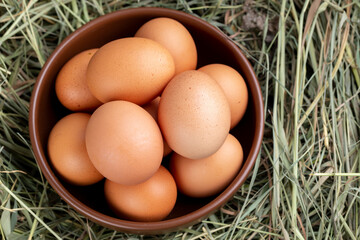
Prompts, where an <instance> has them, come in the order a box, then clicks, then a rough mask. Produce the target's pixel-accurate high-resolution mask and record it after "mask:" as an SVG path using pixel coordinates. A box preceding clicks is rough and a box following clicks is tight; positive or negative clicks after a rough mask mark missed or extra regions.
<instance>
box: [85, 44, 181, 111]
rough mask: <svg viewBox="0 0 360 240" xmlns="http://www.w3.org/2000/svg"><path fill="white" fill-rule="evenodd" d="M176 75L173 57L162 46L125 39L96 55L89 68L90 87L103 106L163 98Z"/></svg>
mask: <svg viewBox="0 0 360 240" xmlns="http://www.w3.org/2000/svg"><path fill="white" fill-rule="evenodd" d="M174 72H175V65H174V60H173V58H172V56H171V54H170V53H169V51H168V50H167V49H166V48H165V47H163V46H162V45H160V44H159V43H157V42H155V41H153V40H151V39H145V38H122V39H118V40H114V41H112V42H109V43H107V44H105V45H104V46H102V47H101V48H100V49H99V50H98V51H97V52H96V54H95V55H94V56H93V58H92V59H91V61H90V63H89V66H88V69H87V84H88V86H89V89H90V91H91V93H92V94H93V95H94V96H95V97H96V98H97V99H99V100H100V101H101V102H103V103H105V102H109V101H112V100H126V101H130V102H133V103H136V104H139V105H142V104H145V103H147V102H149V101H151V100H152V99H154V98H155V97H156V96H159V95H160V93H161V91H162V90H163V89H164V87H165V86H166V84H167V83H168V81H169V80H170V79H171V78H172V77H173V75H174Z"/></svg>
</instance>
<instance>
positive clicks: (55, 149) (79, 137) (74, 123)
mask: <svg viewBox="0 0 360 240" xmlns="http://www.w3.org/2000/svg"><path fill="white" fill-rule="evenodd" d="M89 119H90V114H87V113H72V114H70V115H67V116H65V117H64V118H62V119H61V120H60V121H58V122H57V123H56V124H55V126H54V127H53V129H52V130H51V132H50V135H49V139H48V154H49V158H50V163H51V165H52V166H53V168H54V170H55V172H56V173H57V174H58V175H59V176H60V177H61V178H62V179H64V180H65V181H67V182H69V183H71V184H74V185H81V186H83V185H90V184H93V183H96V182H98V181H100V180H101V179H103V178H104V177H103V176H102V175H101V174H100V173H99V171H98V170H96V168H95V167H94V165H93V164H92V163H91V161H90V159H89V156H88V154H87V152H86V147H85V129H86V125H87V123H88V121H89Z"/></svg>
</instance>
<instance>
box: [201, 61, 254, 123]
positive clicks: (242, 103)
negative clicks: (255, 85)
mask: <svg viewBox="0 0 360 240" xmlns="http://www.w3.org/2000/svg"><path fill="white" fill-rule="evenodd" d="M199 71H202V72H204V73H206V74H208V75H209V76H210V77H212V78H213V79H215V80H216V81H217V83H218V84H219V85H220V86H221V87H222V89H223V90H224V92H225V95H226V98H227V100H228V102H229V105H230V111H231V128H233V127H235V126H236V125H237V124H238V123H239V122H240V120H241V119H242V117H243V116H244V114H245V111H246V107H247V104H248V90H247V87H246V83H245V81H244V79H243V77H242V76H241V75H240V73H239V72H238V71H236V70H235V69H233V68H232V67H229V66H227V65H224V64H210V65H206V66H204V67H202V68H200V69H199Z"/></svg>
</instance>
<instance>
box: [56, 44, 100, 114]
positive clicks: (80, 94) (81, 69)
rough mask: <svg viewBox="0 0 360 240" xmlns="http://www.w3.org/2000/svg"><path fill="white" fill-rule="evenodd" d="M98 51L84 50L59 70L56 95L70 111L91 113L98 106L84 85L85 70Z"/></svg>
mask: <svg viewBox="0 0 360 240" xmlns="http://www.w3.org/2000/svg"><path fill="white" fill-rule="evenodd" d="M97 50H98V49H97V48H96V49H90V50H85V51H83V52H81V53H79V54H77V55H75V56H74V57H73V58H71V59H70V60H69V61H68V62H67V63H66V64H65V65H64V66H63V67H62V68H61V70H60V72H59V74H58V76H57V78H56V82H55V91H56V95H57V97H58V99H59V101H60V102H61V104H62V105H64V106H65V107H66V108H68V109H70V110H72V111H91V110H94V109H95V108H97V107H98V106H100V104H101V102H100V101H99V100H97V99H96V98H95V97H94V96H93V95H92V94H91V92H90V90H89V88H88V86H87V84H86V69H87V66H88V64H89V61H90V59H91V57H92V56H93V55H94V53H95V52H96V51H97Z"/></svg>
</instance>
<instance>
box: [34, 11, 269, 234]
mask: <svg viewBox="0 0 360 240" xmlns="http://www.w3.org/2000/svg"><path fill="white" fill-rule="evenodd" d="M143 14H145V15H147V16H148V18H149V19H151V18H154V17H170V18H174V19H177V20H179V21H180V22H187V23H188V24H191V25H193V26H196V28H199V29H203V30H204V31H207V32H208V33H209V34H210V35H211V36H212V37H215V38H217V39H218V40H219V41H220V42H221V43H222V44H225V45H226V46H227V47H228V48H231V49H232V51H233V54H234V58H235V59H236V61H237V64H241V65H242V69H247V71H242V75H243V76H244V79H245V80H246V83H247V85H248V89H249V92H250V93H251V94H250V95H249V96H250V97H251V101H252V102H253V107H254V110H253V111H254V112H255V115H256V118H255V122H254V125H255V133H254V139H253V141H252V143H251V149H250V151H249V153H248V158H247V159H246V160H245V161H244V165H243V167H242V169H241V171H240V173H239V174H238V175H237V176H236V178H235V179H234V180H233V182H232V183H231V184H230V185H229V186H228V187H227V188H226V189H225V190H224V191H223V192H222V193H221V194H219V195H218V196H217V197H216V198H215V199H214V200H212V201H211V202H210V203H208V204H207V205H205V206H203V207H201V208H199V209H197V210H195V211H193V212H191V213H188V214H186V215H183V216H181V217H177V218H173V219H168V220H163V221H159V222H133V221H127V220H122V219H117V218H114V217H111V216H107V215H105V214H102V213H100V212H98V211H95V210H93V209H91V208H90V207H88V206H86V205H85V204H83V203H82V202H80V201H79V200H78V199H76V198H75V197H74V196H73V195H72V194H71V193H70V192H69V191H68V190H67V189H65V187H64V186H63V185H62V184H61V182H60V181H59V180H58V178H57V177H56V175H55V174H54V172H53V171H52V169H51V167H50V165H49V163H48V161H47V159H46V149H44V148H43V146H42V145H41V141H46V140H45V139H44V138H43V137H42V136H40V134H39V129H40V128H44V127H45V126H43V125H42V122H41V117H40V116H41V114H46V113H43V112H40V110H39V109H42V107H43V105H47V104H50V103H49V102H44V101H41V96H42V95H43V94H44V92H45V91H44V86H45V85H49V84H50V85H51V84H54V83H53V82H52V83H51V82H49V81H46V79H47V76H48V75H49V74H53V79H54V76H56V74H57V72H56V73H51V71H52V69H53V65H54V64H58V63H57V58H58V57H59V56H60V55H61V54H62V51H63V49H66V48H67V47H68V45H71V42H72V41H73V40H76V39H77V38H80V37H81V35H82V34H84V33H86V32H87V33H89V32H93V31H95V29H96V28H97V25H103V26H105V25H106V24H108V23H109V22H111V21H114V19H117V18H127V17H128V16H135V15H143ZM135 31H136V30H134V33H135ZM104 34H106V33H104ZM98 35H99V36H97V37H98V38H99V39H98V42H100V43H101V36H100V35H101V34H98ZM105 43H106V41H105V42H103V43H101V44H105ZM85 45H86V44H85ZM90 45H91V44H90ZM90 45H89V46H81V47H82V48H84V50H85V49H86V47H87V48H90V47H93V46H90ZM74 47H75V48H76V46H72V48H74ZM72 55H74V53H73V54H72ZM61 57H62V58H67V59H70V57H71V56H70V55H69V54H68V55H67V56H64V55H62V56H61ZM62 64H64V63H62ZM58 69H59V68H58ZM54 74H55V75H54ZM249 79H251V81H249ZM249 102H250V99H249ZM47 107H49V106H47ZM47 121H51V122H53V123H55V121H56V118H54V119H52V118H50V119H47ZM51 127H52V126H47V129H45V130H43V131H47V132H49V131H50V130H51ZM29 130H30V138H31V145H32V148H33V151H34V154H35V158H36V161H37V163H38V165H39V166H40V168H41V171H42V173H43V174H44V175H45V178H46V179H47V180H48V181H49V183H50V185H51V186H52V187H53V188H54V189H55V190H56V192H57V193H58V194H59V195H60V196H61V197H62V198H63V199H64V200H65V201H66V202H67V203H68V204H69V205H70V206H72V207H73V208H74V209H75V210H76V211H78V212H79V213H81V214H82V215H84V216H86V217H88V218H89V219H91V220H92V221H94V222H97V223H99V224H101V225H103V226H106V227H109V228H111V229H115V230H118V231H123V232H129V233H137V234H159V233H164V232H169V231H175V230H178V229H180V228H184V227H187V226H190V225H192V224H194V223H196V222H199V221H201V220H202V219H204V218H205V217H207V216H208V215H210V214H211V213H213V212H214V211H216V210H217V209H218V208H220V207H221V206H222V205H224V204H225V203H226V202H227V201H228V200H229V199H230V198H231V197H232V196H233V195H234V194H235V193H236V191H237V190H238V189H239V187H240V186H241V185H242V184H243V183H244V181H245V180H246V178H247V176H248V175H249V174H250V172H251V170H252V168H253V166H254V164H255V161H256V158H257V155H258V153H259V150H260V146H261V142H262V137H263V131H264V106H263V99H262V94H261V90H260V86H259V83H258V81H257V78H256V75H255V73H254V71H253V69H252V66H251V64H250V63H249V61H248V60H247V59H246V57H245V56H244V55H243V54H242V52H241V51H240V49H239V48H238V47H237V46H236V45H235V44H234V43H233V42H231V41H230V40H229V39H228V37H227V36H226V35H225V34H224V33H222V32H221V31H220V30H218V29H217V28H215V27H213V26H212V25H210V24H209V23H207V22H205V21H204V20H202V19H200V18H197V17H195V16H192V15H189V14H187V13H184V12H180V11H176V10H171V9H165V8H135V9H125V10H119V11H116V12H113V13H110V14H107V15H104V16H101V17H99V18H97V19H95V20H92V21H90V22H89V23H87V24H85V25H84V26H82V27H81V28H79V29H78V30H76V31H75V32H73V33H71V34H70V35H69V36H68V37H66V38H65V39H64V40H63V41H62V42H61V44H60V45H59V46H58V47H57V48H56V49H55V50H54V52H53V53H52V54H51V56H50V57H49V58H48V60H47V61H46V63H45V65H44V66H43V68H42V70H41V72H40V74H39V76H38V78H37V82H36V83H35V86H34V89H33V92H32V96H31V101H30V112H29Z"/></svg>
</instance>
